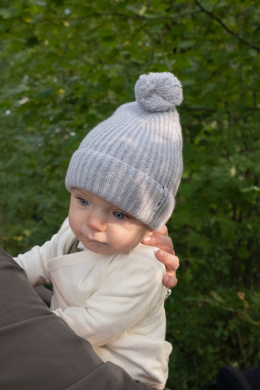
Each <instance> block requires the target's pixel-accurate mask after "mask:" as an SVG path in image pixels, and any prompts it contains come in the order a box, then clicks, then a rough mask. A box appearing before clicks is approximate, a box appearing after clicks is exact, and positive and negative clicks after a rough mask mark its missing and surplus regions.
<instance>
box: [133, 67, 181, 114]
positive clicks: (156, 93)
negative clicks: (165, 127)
mask: <svg viewBox="0 0 260 390" xmlns="http://www.w3.org/2000/svg"><path fill="white" fill-rule="evenodd" d="M135 97H136V101H137V103H138V104H139V105H140V106H141V107H142V108H143V109H144V110H146V111H149V112H163V111H172V110H174V108H175V107H176V106H178V105H180V104H181V102H182V99H183V95H182V86H181V83H180V81H179V80H178V79H177V78H176V77H175V76H174V75H173V74H172V73H170V72H162V73H149V74H147V75H146V74H144V75H141V76H140V77H139V79H138V80H137V83H136V84H135Z"/></svg>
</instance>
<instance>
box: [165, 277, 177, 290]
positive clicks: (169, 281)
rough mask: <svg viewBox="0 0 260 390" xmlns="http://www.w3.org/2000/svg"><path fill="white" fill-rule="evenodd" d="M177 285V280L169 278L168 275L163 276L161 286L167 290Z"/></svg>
mask: <svg viewBox="0 0 260 390" xmlns="http://www.w3.org/2000/svg"><path fill="white" fill-rule="evenodd" d="M177 283H178V279H177V278H176V277H174V276H170V275H168V274H166V275H164V277H163V284H164V285H165V287H167V288H173V287H175V286H176V284H177Z"/></svg>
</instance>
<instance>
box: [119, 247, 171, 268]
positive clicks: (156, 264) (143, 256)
mask: <svg viewBox="0 0 260 390" xmlns="http://www.w3.org/2000/svg"><path fill="white" fill-rule="evenodd" d="M157 250H158V248H156V247H154V246H148V245H144V244H139V245H138V246H137V247H135V248H134V249H133V250H131V251H130V252H129V253H127V254H125V255H124V256H125V258H126V261H127V262H128V263H132V264H135V265H136V266H137V267H139V268H140V267H141V266H143V267H144V268H149V269H154V270H161V271H162V272H165V266H164V265H163V264H162V263H161V262H160V261H159V260H157V258H156V256H155V253H156V251H157Z"/></svg>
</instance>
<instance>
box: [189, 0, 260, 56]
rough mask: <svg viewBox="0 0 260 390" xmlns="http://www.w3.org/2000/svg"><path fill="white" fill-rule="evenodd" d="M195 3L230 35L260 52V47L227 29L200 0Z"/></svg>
mask: <svg viewBox="0 0 260 390" xmlns="http://www.w3.org/2000/svg"><path fill="white" fill-rule="evenodd" d="M194 1H195V3H196V4H197V5H198V7H199V8H200V9H201V11H202V12H204V13H205V14H207V15H208V16H209V17H210V18H211V19H214V20H215V21H216V22H218V23H219V24H220V25H221V26H222V27H223V28H224V29H225V30H226V31H227V32H228V33H229V34H230V35H233V37H236V38H237V39H238V40H239V41H240V42H242V43H244V44H245V45H247V46H249V47H251V48H252V49H254V50H256V51H258V52H260V48H259V47H258V46H255V45H252V43H250V42H247V41H245V39H243V38H241V37H240V36H239V35H238V34H236V33H234V31H232V30H230V28H229V27H227V26H226V25H225V24H224V23H223V22H222V20H220V19H219V18H218V17H217V16H215V15H214V14H213V13H212V12H209V11H207V10H206V9H205V8H204V7H202V5H201V4H200V2H199V1H198V0H194Z"/></svg>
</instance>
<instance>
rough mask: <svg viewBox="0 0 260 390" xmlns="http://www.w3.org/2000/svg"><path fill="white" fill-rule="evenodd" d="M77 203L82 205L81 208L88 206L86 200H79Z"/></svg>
mask: <svg viewBox="0 0 260 390" xmlns="http://www.w3.org/2000/svg"><path fill="white" fill-rule="evenodd" d="M79 201H80V203H81V204H82V206H88V205H89V203H88V201H87V199H83V198H79Z"/></svg>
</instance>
